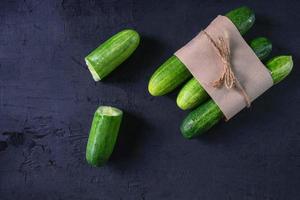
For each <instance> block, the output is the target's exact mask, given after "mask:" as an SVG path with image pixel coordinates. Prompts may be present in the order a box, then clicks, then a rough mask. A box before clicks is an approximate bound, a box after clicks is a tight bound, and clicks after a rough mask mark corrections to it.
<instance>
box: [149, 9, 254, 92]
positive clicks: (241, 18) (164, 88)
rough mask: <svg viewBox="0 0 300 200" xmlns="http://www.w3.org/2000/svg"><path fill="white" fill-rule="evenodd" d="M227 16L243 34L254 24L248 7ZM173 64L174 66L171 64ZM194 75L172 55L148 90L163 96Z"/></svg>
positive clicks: (154, 76) (161, 67)
mask: <svg viewBox="0 0 300 200" xmlns="http://www.w3.org/2000/svg"><path fill="white" fill-rule="evenodd" d="M226 16H227V17H228V18H229V19H230V20H231V21H232V22H233V23H234V24H235V25H236V27H237V28H238V30H239V31H240V32H241V34H244V33H246V32H247V31H248V30H249V29H250V28H251V27H252V25H253V24H254V21H255V14H254V12H253V11H252V10H251V9H249V8H247V7H240V8H237V9H235V10H232V11H230V12H229V13H227V14H226ZM170 65H173V66H170ZM190 77H192V75H191V73H190V72H189V71H188V70H187V69H186V66H185V65H184V64H183V63H182V62H181V61H180V60H179V59H178V58H177V57H176V56H174V55H173V56H172V57H171V58H169V59H168V60H167V61H166V62H165V63H163V64H162V65H161V66H160V67H159V68H158V69H157V70H156V71H155V72H154V74H153V75H152V76H151V78H150V81H149V84H148V90H149V93H150V94H151V95H152V96H162V95H165V94H167V93H169V92H171V91H173V90H174V89H175V88H176V87H178V86H179V85H181V84H182V83H184V82H185V81H186V80H187V79H188V78H190Z"/></svg>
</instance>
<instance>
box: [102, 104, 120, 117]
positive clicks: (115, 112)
mask: <svg viewBox="0 0 300 200" xmlns="http://www.w3.org/2000/svg"><path fill="white" fill-rule="evenodd" d="M96 112H97V113H98V114H99V115H105V116H120V115H122V114H123V111H122V110H120V109H118V108H115V107H112V106H100V107H98V109H97V111H96Z"/></svg>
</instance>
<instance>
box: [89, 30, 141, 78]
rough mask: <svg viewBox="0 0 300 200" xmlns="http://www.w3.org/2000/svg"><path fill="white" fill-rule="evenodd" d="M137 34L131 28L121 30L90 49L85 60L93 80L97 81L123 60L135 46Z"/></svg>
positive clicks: (136, 44)
mask: <svg viewBox="0 0 300 200" xmlns="http://www.w3.org/2000/svg"><path fill="white" fill-rule="evenodd" d="M139 42H140V36H139V34H138V33H137V32H136V31H134V30H131V29H126V30H123V31H121V32H119V33H117V34H115V35H113V36H112V37H111V38H109V39H108V40H107V41H105V42H104V43H103V44H101V45H100V46H99V47H98V48H96V49H95V50H94V51H92V52H91V53H90V54H89V55H88V56H86V57H85V62H86V64H87V66H88V69H89V70H90V72H91V74H92V76H93V78H94V80H95V81H99V80H101V79H103V78H104V77H106V76H107V75H108V74H109V73H111V72H112V71H113V70H114V69H115V68H117V67H118V66H119V65H120V64H121V63H122V62H124V61H125V60H126V59H127V58H128V57H129V56H130V55H131V54H132V53H133V52H134V50H135V49H136V48H137V46H138V45H139Z"/></svg>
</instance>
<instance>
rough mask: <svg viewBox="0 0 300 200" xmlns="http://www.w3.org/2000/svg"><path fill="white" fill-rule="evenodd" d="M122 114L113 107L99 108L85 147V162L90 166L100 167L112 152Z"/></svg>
mask: <svg viewBox="0 0 300 200" xmlns="http://www.w3.org/2000/svg"><path fill="white" fill-rule="evenodd" d="M122 117H123V112H122V111H121V110H120V109H118V108H114V107H110V106H100V107H99V108H98V109H97V110H96V112H95V114H94V118H93V122H92V127H91V130H90V135H89V139H88V143H87V147H86V160H87V162H88V163H89V164H90V165H92V166H97V167H99V166H102V165H103V164H105V163H106V161H107V160H108V159H109V157H110V155H111V153H112V152H113V149H114V146H115V143H116V140H117V136H118V132H119V128H120V125H121V121H122Z"/></svg>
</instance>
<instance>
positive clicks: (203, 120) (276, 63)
mask: <svg viewBox="0 0 300 200" xmlns="http://www.w3.org/2000/svg"><path fill="white" fill-rule="evenodd" d="M266 66H267V68H268V69H269V70H270V73H271V76H272V79H273V82H274V84H277V83H279V82H280V81H282V80H283V79H284V78H285V77H286V76H287V75H288V74H289V73H290V72H291V70H292V68H293V59H292V56H277V57H275V58H272V59H271V60H269V61H268V62H267V64H266ZM222 118H223V113H222V112H221V110H220V108H219V107H218V106H217V104H216V103H215V102H214V101H213V100H212V99H210V100H208V101H207V102H206V103H204V104H202V105H200V106H199V107H198V108H196V109H195V110H194V111H192V112H191V113H189V114H188V115H187V117H186V118H185V119H184V120H183V122H182V124H181V127H180V130H181V133H182V135H183V136H184V137H185V138H187V139H191V138H194V137H196V136H199V135H201V134H203V133H204V132H206V131H207V130H209V129H210V128H211V127H213V126H214V125H215V124H217V123H218V122H219V121H220V120H221V119H222Z"/></svg>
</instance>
